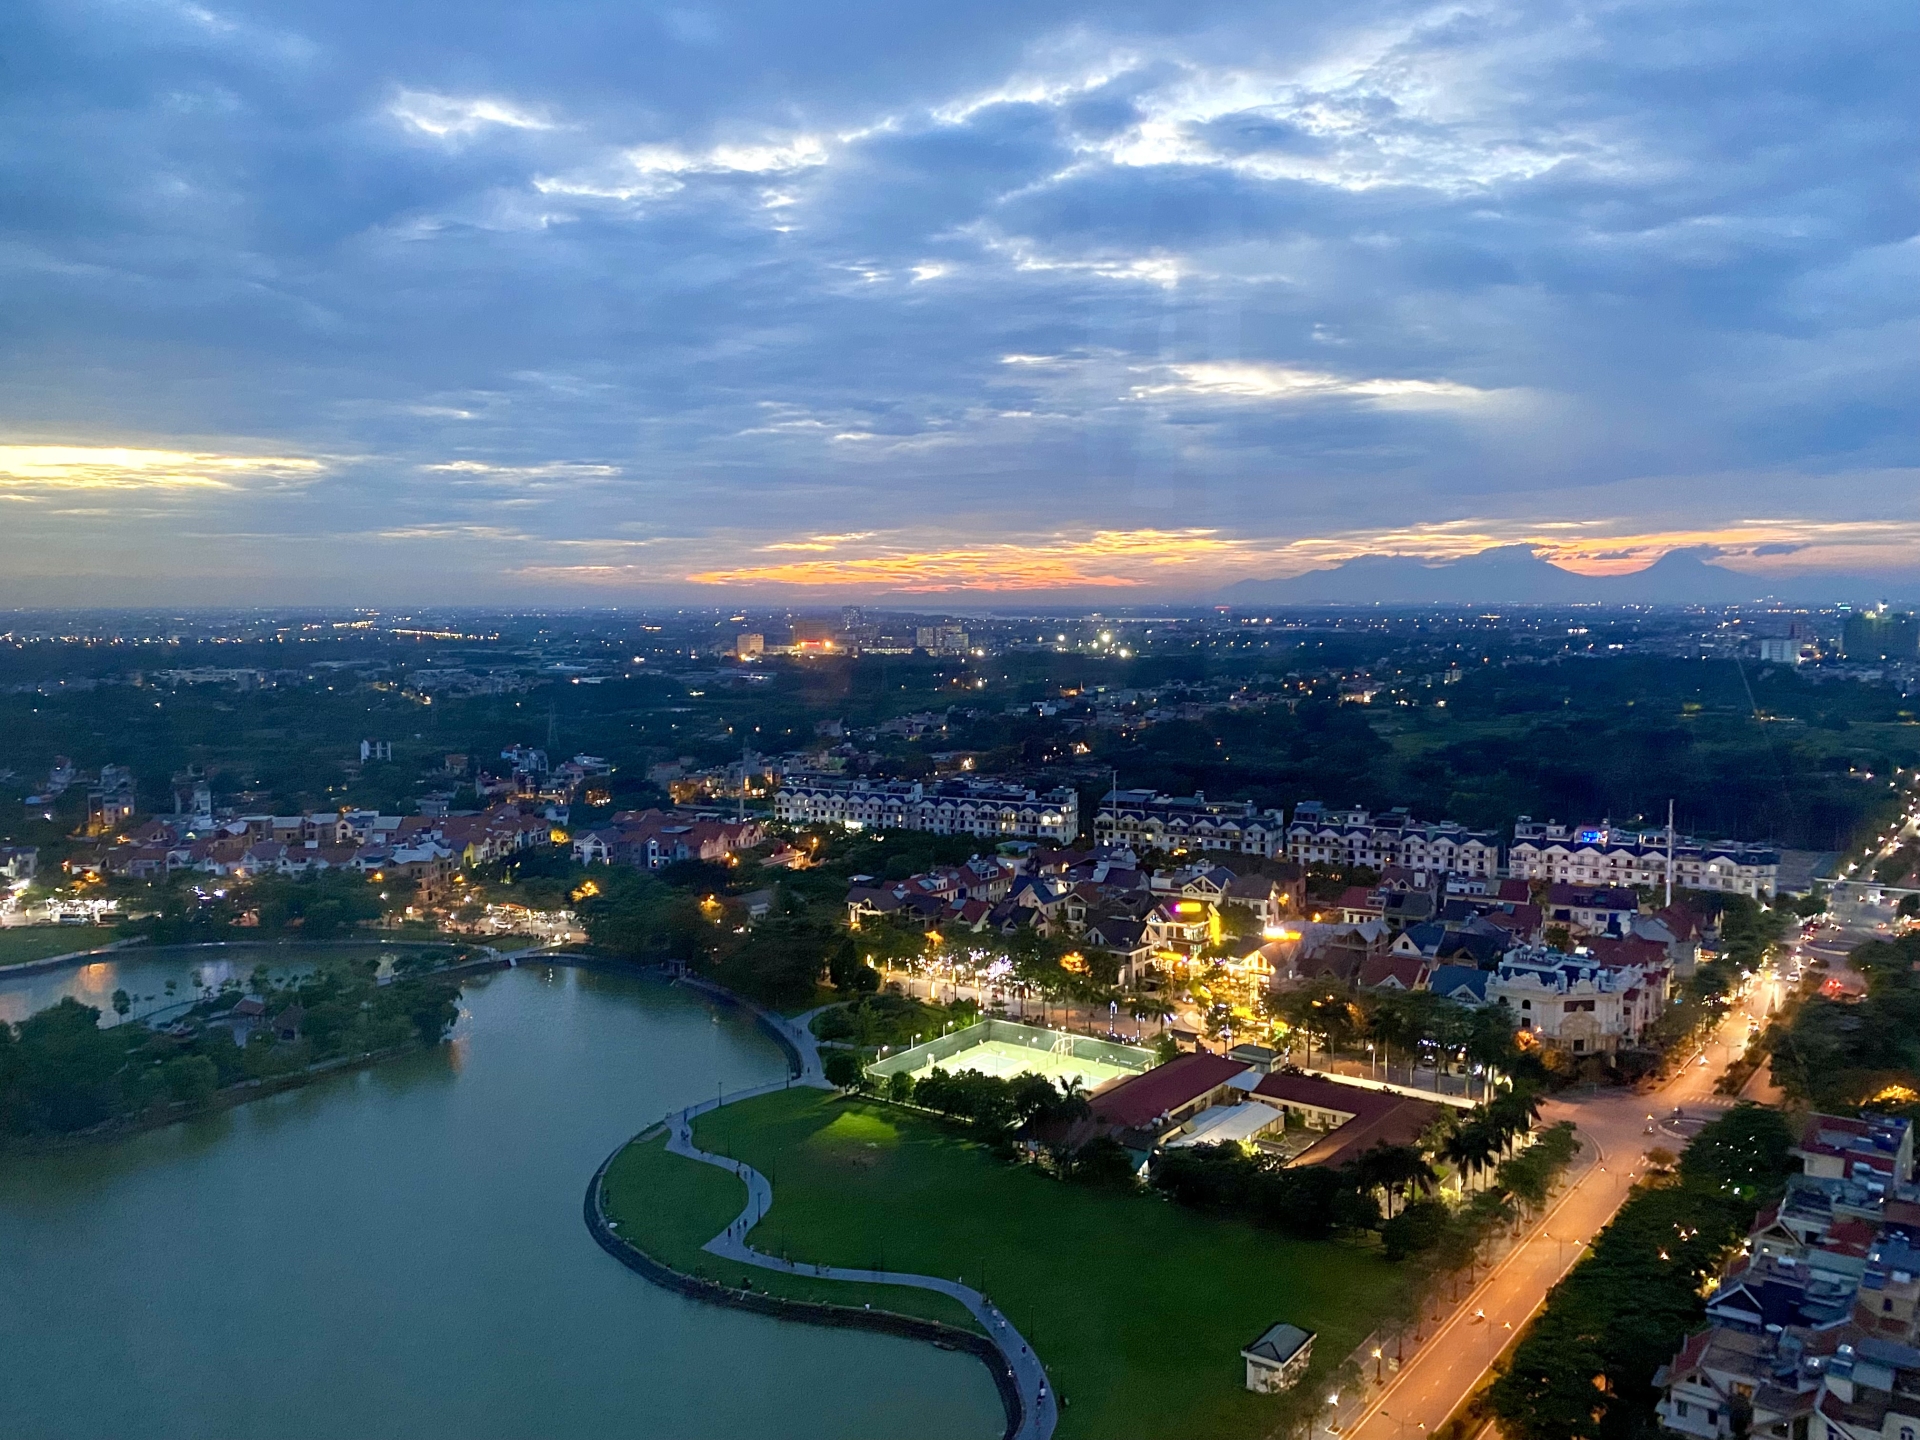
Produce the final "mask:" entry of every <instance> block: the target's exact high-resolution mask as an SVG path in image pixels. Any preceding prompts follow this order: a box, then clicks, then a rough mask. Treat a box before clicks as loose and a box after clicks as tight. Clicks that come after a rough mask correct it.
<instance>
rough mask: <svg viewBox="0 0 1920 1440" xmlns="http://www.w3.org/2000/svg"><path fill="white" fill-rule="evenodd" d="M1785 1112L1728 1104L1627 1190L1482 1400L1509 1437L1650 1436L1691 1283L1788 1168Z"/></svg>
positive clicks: (1688, 1318)
mask: <svg viewBox="0 0 1920 1440" xmlns="http://www.w3.org/2000/svg"><path fill="white" fill-rule="evenodd" d="M1792 1143H1793V1137H1792V1133H1791V1132H1790V1131H1789V1129H1788V1127H1787V1122H1786V1120H1785V1119H1784V1118H1783V1117H1782V1116H1781V1115H1780V1114H1778V1113H1777V1112H1775V1111H1772V1110H1764V1109H1762V1108H1760V1107H1759V1106H1757V1105H1752V1104H1742V1105H1738V1106H1736V1107H1735V1108H1734V1109H1733V1110H1731V1111H1729V1112H1728V1113H1727V1114H1726V1115H1725V1116H1723V1117H1721V1118H1720V1119H1718V1120H1716V1121H1714V1122H1713V1123H1712V1124H1711V1125H1708V1126H1707V1127H1706V1128H1705V1129H1704V1130H1702V1131H1701V1132H1700V1134H1699V1135H1698V1136H1697V1137H1696V1138H1695V1140H1694V1141H1693V1143H1692V1144H1691V1145H1690V1146H1688V1147H1687V1151H1686V1154H1685V1155H1684V1156H1683V1157H1682V1159H1681V1161H1680V1164H1679V1168H1678V1172H1677V1173H1674V1174H1669V1175H1665V1176H1657V1177H1655V1178H1652V1179H1650V1180H1647V1181H1645V1182H1642V1184H1641V1185H1640V1186H1639V1187H1638V1188H1637V1189H1636V1190H1635V1192H1634V1194H1633V1195H1632V1197H1631V1198H1629V1199H1628V1201H1627V1203H1626V1204H1625V1205H1624V1206H1622V1207H1621V1209H1620V1213H1619V1214H1618V1215H1616V1216H1615V1217H1614V1219H1613V1222H1612V1223H1611V1224H1610V1225H1608V1226H1607V1228H1606V1229H1605V1230H1603V1231H1601V1232H1600V1235H1599V1237H1598V1238H1597V1239H1596V1240H1595V1241H1594V1243H1593V1249H1592V1251H1591V1253H1590V1254H1588V1256H1587V1257H1586V1258H1585V1259H1583V1260H1582V1261H1581V1262H1580V1263H1579V1264H1578V1265H1577V1266H1575V1267H1574V1269H1573V1271H1572V1273H1571V1274H1569V1275H1568V1276H1567V1278H1566V1279H1564V1280H1562V1281H1561V1282H1560V1283H1559V1284H1558V1285H1556V1286H1555V1287H1554V1288H1553V1290H1552V1291H1551V1292H1549V1294H1548V1296H1547V1304H1546V1308H1545V1309H1544V1310H1543V1311H1542V1312H1541V1313H1540V1315H1539V1317H1538V1318H1537V1319H1535V1320H1534V1322H1533V1323H1532V1325H1530V1326H1529V1327H1528V1329H1527V1331H1526V1333H1525V1335H1524V1336H1523V1337H1522V1338H1521V1340H1520V1343H1519V1344H1518V1346H1516V1347H1515V1350H1514V1353H1513V1357H1512V1361H1511V1363H1510V1364H1509V1365H1508V1367H1507V1369H1506V1371H1505V1373H1503V1374H1502V1375H1501V1376H1500V1378H1499V1379H1498V1380H1496V1381H1495V1383H1494V1385H1493V1387H1492V1389H1491V1391H1490V1392H1489V1394H1488V1404H1489V1406H1490V1407H1491V1409H1492V1412H1493V1415H1494V1416H1495V1418H1497V1419H1498V1421H1499V1423H1500V1428H1501V1431H1502V1433H1503V1434H1505V1435H1506V1436H1508V1437H1510V1440H1640V1437H1648V1440H1651V1437H1653V1436H1655V1435H1657V1434H1659V1433H1660V1431H1659V1426H1658V1424H1657V1422H1656V1419H1655V1416H1654V1408H1653V1407H1654V1402H1655V1401H1656V1400H1657V1399H1658V1398H1659V1392H1658V1391H1656V1390H1655V1389H1654V1388H1653V1374H1654V1371H1655V1370H1657V1369H1658V1368H1659V1367H1660V1366H1661V1365H1663V1364H1664V1363H1666V1361H1667V1360H1669V1359H1671V1358H1672V1355H1673V1352H1674V1351H1675V1350H1676V1349H1677V1348H1678V1347H1679V1344H1680V1342H1681V1340H1683V1339H1684V1338H1685V1337H1686V1335H1687V1334H1688V1333H1689V1332H1690V1331H1692V1330H1693V1329H1695V1328H1697V1327H1698V1325H1699V1324H1700V1322H1701V1320H1702V1318H1703V1317H1704V1315H1705V1312H1706V1301H1705V1299H1704V1298H1703V1294H1702V1287H1703V1286H1704V1285H1705V1284H1706V1283H1707V1281H1709V1280H1710V1279H1711V1278H1712V1277H1714V1276H1715V1275H1717V1274H1718V1273H1719V1271H1720V1266H1721V1264H1722V1262H1723V1261H1724V1260H1725V1258H1726V1256H1727V1254H1728V1252H1729V1251H1730V1250H1731V1249H1732V1248H1733V1247H1734V1246H1735V1245H1737V1244H1738V1243H1739V1242H1740V1240H1741V1238H1742V1237H1743V1236H1744V1235H1745V1234H1746V1233H1747V1227H1748V1226H1749V1225H1750V1224H1751V1223H1752V1220H1753V1216H1754V1212H1755V1210H1756V1209H1758V1208H1759V1207H1760V1206H1761V1205H1763V1204H1765V1203H1766V1202H1767V1201H1768V1200H1769V1199H1771V1198H1772V1197H1774V1196H1776V1195H1778V1194H1779V1193H1780V1191H1781V1190H1782V1189H1783V1188H1784V1187H1785V1184H1786V1180H1787V1177H1788V1176H1789V1175H1790V1174H1791V1173H1792V1171H1793V1169H1794V1162H1793V1160H1792V1158H1791V1156H1790V1155H1789V1153H1788V1152H1789V1150H1790V1148H1791V1146H1792Z"/></svg>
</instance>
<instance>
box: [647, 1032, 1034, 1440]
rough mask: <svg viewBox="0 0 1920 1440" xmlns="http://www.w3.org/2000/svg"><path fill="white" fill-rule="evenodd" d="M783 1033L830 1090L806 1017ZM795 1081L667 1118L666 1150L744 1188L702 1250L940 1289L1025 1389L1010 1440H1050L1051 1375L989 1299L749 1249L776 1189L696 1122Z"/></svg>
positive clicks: (831, 1276)
mask: <svg viewBox="0 0 1920 1440" xmlns="http://www.w3.org/2000/svg"><path fill="white" fill-rule="evenodd" d="M775 1018H776V1019H777V1020H779V1023H781V1024H782V1025H785V1026H791V1027H797V1028H798V1030H799V1031H800V1032H802V1034H803V1035H804V1037H805V1040H804V1043H802V1035H793V1036H792V1038H793V1040H794V1043H795V1045H796V1047H797V1048H799V1050H800V1054H801V1056H802V1059H803V1062H804V1068H806V1069H807V1070H808V1071H810V1072H811V1073H810V1074H803V1076H802V1077H801V1080H800V1082H799V1083H801V1084H809V1085H815V1086H820V1087H825V1085H826V1082H825V1080H823V1079H818V1078H814V1077H817V1076H818V1072H819V1068H820V1055H819V1051H818V1049H817V1048H816V1046H815V1045H814V1041H813V1036H812V1033H811V1032H810V1031H808V1030H807V1028H806V1025H805V1023H804V1022H805V1020H806V1019H807V1018H808V1017H806V1016H802V1017H799V1018H798V1019H797V1020H784V1019H781V1018H780V1017H775ZM793 1083H794V1082H792V1081H790V1080H783V1081H776V1082H774V1083H772V1084H768V1085H759V1086H756V1087H754V1088H753V1089H751V1090H739V1091H736V1092H734V1093H733V1094H731V1095H724V1096H715V1097H714V1098H713V1099H712V1100H703V1101H701V1102H700V1104H698V1105H690V1106H688V1107H687V1108H686V1109H684V1110H680V1111H677V1112H675V1113H674V1114H672V1115H669V1116H668V1117H667V1149H668V1150H670V1151H671V1152H673V1153H674V1154H675V1155H684V1156H686V1157H687V1158H689V1159H691V1160H700V1161H704V1162H705V1163H706V1164H708V1165H717V1166H719V1167H720V1168H721V1169H722V1170H730V1171H732V1172H733V1173H734V1174H735V1175H738V1176H739V1177H740V1178H741V1179H742V1180H744V1181H746V1184H747V1205H746V1208H745V1209H744V1210H742V1211H741V1212H740V1215H739V1217H738V1218H737V1219H736V1220H734V1222H733V1223H732V1224H730V1225H728V1226H727V1228H726V1229H725V1230H723V1231H721V1232H720V1234H718V1235H716V1236H714V1237H713V1239H711V1240H709V1241H708V1242H707V1243H706V1245H705V1246H704V1247H703V1248H705V1249H706V1250H708V1251H709V1252H711V1253H712V1254H714V1255H718V1256H720V1257H721V1258H722V1259H726V1260H735V1261H739V1262H741V1263H743V1264H747V1265H755V1266H758V1267H759V1268H760V1269H762V1270H778V1271H781V1272H783V1273H785V1274H788V1275H807V1276H818V1277H820V1278H822V1279H826V1280H855V1281H859V1282H861V1283H863V1284H869V1285H875V1284H877V1285H910V1286H913V1287H914V1288H916V1289H920V1290H936V1291H938V1292H939V1293H940V1294H942V1295H949V1296H952V1297H953V1298H954V1299H955V1300H958V1301H959V1302H960V1303H961V1304H962V1305H964V1306H966V1307H967V1309H968V1310H970V1311H971V1312H972V1313H973V1316H974V1318H975V1319H976V1320H978V1321H979V1322H980V1324H981V1327H982V1328H983V1329H984V1330H985V1331H986V1333H987V1338H988V1339H990V1340H991V1341H992V1342H993V1343H994V1345H995V1346H996V1347H997V1348H998V1349H999V1351H1000V1353H1001V1354H1002V1355H1003V1356H1005V1357H1006V1361H1007V1365H1008V1366H1009V1367H1010V1368H1011V1369H1012V1371H1013V1376H1014V1383H1015V1384H1016V1385H1018V1386H1019V1389H1020V1428H1019V1429H1017V1430H1015V1431H1014V1432H1013V1436H1012V1440H1048V1437H1049V1436H1051V1435H1052V1434H1053V1427H1054V1424H1055V1422H1056V1420H1057V1419H1058V1412H1057V1411H1056V1409H1055V1398H1056V1397H1055V1395H1054V1393H1053V1387H1052V1386H1051V1385H1049V1384H1048V1383H1047V1372H1046V1368H1045V1367H1044V1366H1043V1365H1041V1363H1040V1357H1039V1356H1037V1355H1035V1354H1034V1353H1033V1347H1032V1346H1031V1345H1029V1344H1028V1343H1027V1342H1026V1340H1025V1338H1024V1337H1022V1336H1021V1334H1020V1332H1019V1331H1018V1330H1016V1329H1015V1328H1014V1326H1013V1322H1012V1321H1011V1320H1009V1319H1007V1317H1006V1316H1005V1315H1003V1314H1001V1313H1000V1311H999V1309H998V1307H996V1306H995V1305H994V1304H993V1302H992V1301H991V1300H989V1299H987V1297H986V1296H985V1295H982V1294H981V1293H980V1292H979V1291H978V1290H975V1289H973V1288H971V1287H970V1286H966V1285H962V1284H960V1283H959V1282H958V1281H954V1280H943V1279H940V1278H938V1277H936V1276H932V1275H906V1274H902V1273H900V1272H899V1271H897V1270H849V1269H846V1268H843V1267H842V1266H838V1265H808V1264H804V1263H801V1262H797V1261H792V1260H782V1259H779V1258H777V1257H775V1256H772V1255H767V1254H763V1253H762V1252H761V1251H758V1250H755V1249H754V1248H753V1247H752V1246H751V1245H749V1244H748V1243H747V1236H748V1234H749V1233H750V1232H751V1231H752V1229H753V1227H754V1226H755V1225H756V1224H758V1223H759V1222H760V1221H761V1220H762V1219H764V1218H765V1217H766V1214H767V1212H768V1211H769V1210H771V1209H772V1208H773V1187H772V1186H771V1185H769V1184H768V1183H767V1177H766V1176H764V1175H762V1174H761V1173H760V1172H759V1171H758V1170H756V1169H754V1168H753V1167H752V1166H751V1165H749V1164H747V1163H746V1162H745V1161H742V1160H732V1159H728V1158H727V1157H726V1156H723V1155H713V1154H710V1153H708V1152H707V1151H705V1150H702V1149H700V1148H698V1147H697V1146H696V1145H695V1144H694V1143H693V1121H694V1117H695V1116H697V1115H703V1114H705V1113H706V1112H707V1111H709V1110H717V1109H718V1108H720V1106H722V1105H731V1104H733V1103H734V1102H735V1101H737V1100H749V1099H752V1098H753V1097H754V1096H756V1095H765V1094H768V1093H770V1092H772V1091H775V1090H784V1089H787V1088H788V1087H789V1086H790V1085H791V1084H793Z"/></svg>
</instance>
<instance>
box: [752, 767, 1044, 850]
mask: <svg viewBox="0 0 1920 1440" xmlns="http://www.w3.org/2000/svg"><path fill="white" fill-rule="evenodd" d="M773 813H774V818H775V819H777V820H780V821H782V822H784V823H786V824H789V825H842V826H846V827H848V828H851V829H866V830H917V831H922V832H925V833H927V834H932V835H972V836H976V837H978V838H979V839H982V840H1044V841H1047V842H1049V843H1052V844H1055V845H1064V844H1067V843H1069V842H1070V841H1072V840H1073V839H1074V838H1075V837H1076V836H1078V835H1079V833H1080V795H1079V792H1078V791H1076V790H1075V789H1074V788H1073V787H1072V786H1071V785H1061V786H1057V787H1055V788H1054V789H1051V790H1047V791H1038V790H1034V789H1032V788H1030V787H1028V786H1023V785H1019V784H1016V783H1012V782H1009V781H1003V780H992V779H985V778H982V779H965V780H962V779H949V780H934V781H924V782H923V781H918V780H867V779H860V778H857V777H848V776H843V775H831V774H819V773H810V772H796V773H794V774H790V775H788V776H786V778H785V779H784V780H783V781H782V782H781V786H780V789H779V791H778V792H777V793H776V794H775V795H774V797H773Z"/></svg>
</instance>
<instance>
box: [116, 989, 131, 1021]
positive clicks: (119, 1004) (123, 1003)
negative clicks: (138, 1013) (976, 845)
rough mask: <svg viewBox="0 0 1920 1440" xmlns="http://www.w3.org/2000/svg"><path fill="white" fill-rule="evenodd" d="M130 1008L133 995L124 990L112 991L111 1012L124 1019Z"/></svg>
mask: <svg viewBox="0 0 1920 1440" xmlns="http://www.w3.org/2000/svg"><path fill="white" fill-rule="evenodd" d="M132 1009H133V997H132V996H131V995H129V994H127V992H126V991H125V990H116V991H114V992H113V1013H114V1014H116V1015H118V1016H119V1017H120V1018H121V1019H122V1020H124V1019H126V1018H127V1012H128V1011H130V1010H132Z"/></svg>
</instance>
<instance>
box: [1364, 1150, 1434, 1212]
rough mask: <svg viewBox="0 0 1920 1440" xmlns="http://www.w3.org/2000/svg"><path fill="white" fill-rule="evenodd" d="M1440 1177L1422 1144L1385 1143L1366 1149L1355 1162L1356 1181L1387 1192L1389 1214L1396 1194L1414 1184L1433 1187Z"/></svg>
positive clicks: (1369, 1187) (1419, 1186) (1422, 1187)
mask: <svg viewBox="0 0 1920 1440" xmlns="http://www.w3.org/2000/svg"><path fill="white" fill-rule="evenodd" d="M1438 1178H1439V1177H1438V1176H1437V1175H1435V1174H1434V1170H1433V1167H1432V1166H1431V1165H1429V1164H1428V1163H1427V1158H1426V1156H1424V1155H1422V1154H1421V1153H1420V1151H1419V1149H1418V1147H1416V1146H1413V1145H1389V1144H1386V1143H1384V1142H1382V1143H1381V1144H1378V1145H1375V1146H1374V1147H1373V1148H1372V1149H1370V1150H1367V1151H1366V1152H1364V1153H1363V1154H1362V1155H1361V1156H1360V1158H1359V1159H1358V1160H1356V1161H1355V1162H1354V1179H1355V1182H1356V1183H1357V1184H1359V1185H1361V1186H1363V1187H1365V1188H1367V1189H1372V1188H1374V1187H1375V1186H1378V1187H1379V1188H1380V1189H1382V1190H1384V1191H1385V1192H1386V1195H1387V1213H1388V1214H1389V1215H1391V1214H1392V1213H1393V1202H1394V1200H1395V1198H1396V1197H1398V1196H1399V1195H1401V1194H1403V1193H1405V1192H1406V1191H1407V1190H1409V1189H1410V1188H1413V1187H1416V1186H1417V1187H1418V1188H1420V1189H1422V1190H1425V1189H1428V1188H1430V1187H1431V1186H1432V1185H1433V1183H1434V1181H1435V1180H1437V1179H1438Z"/></svg>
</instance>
